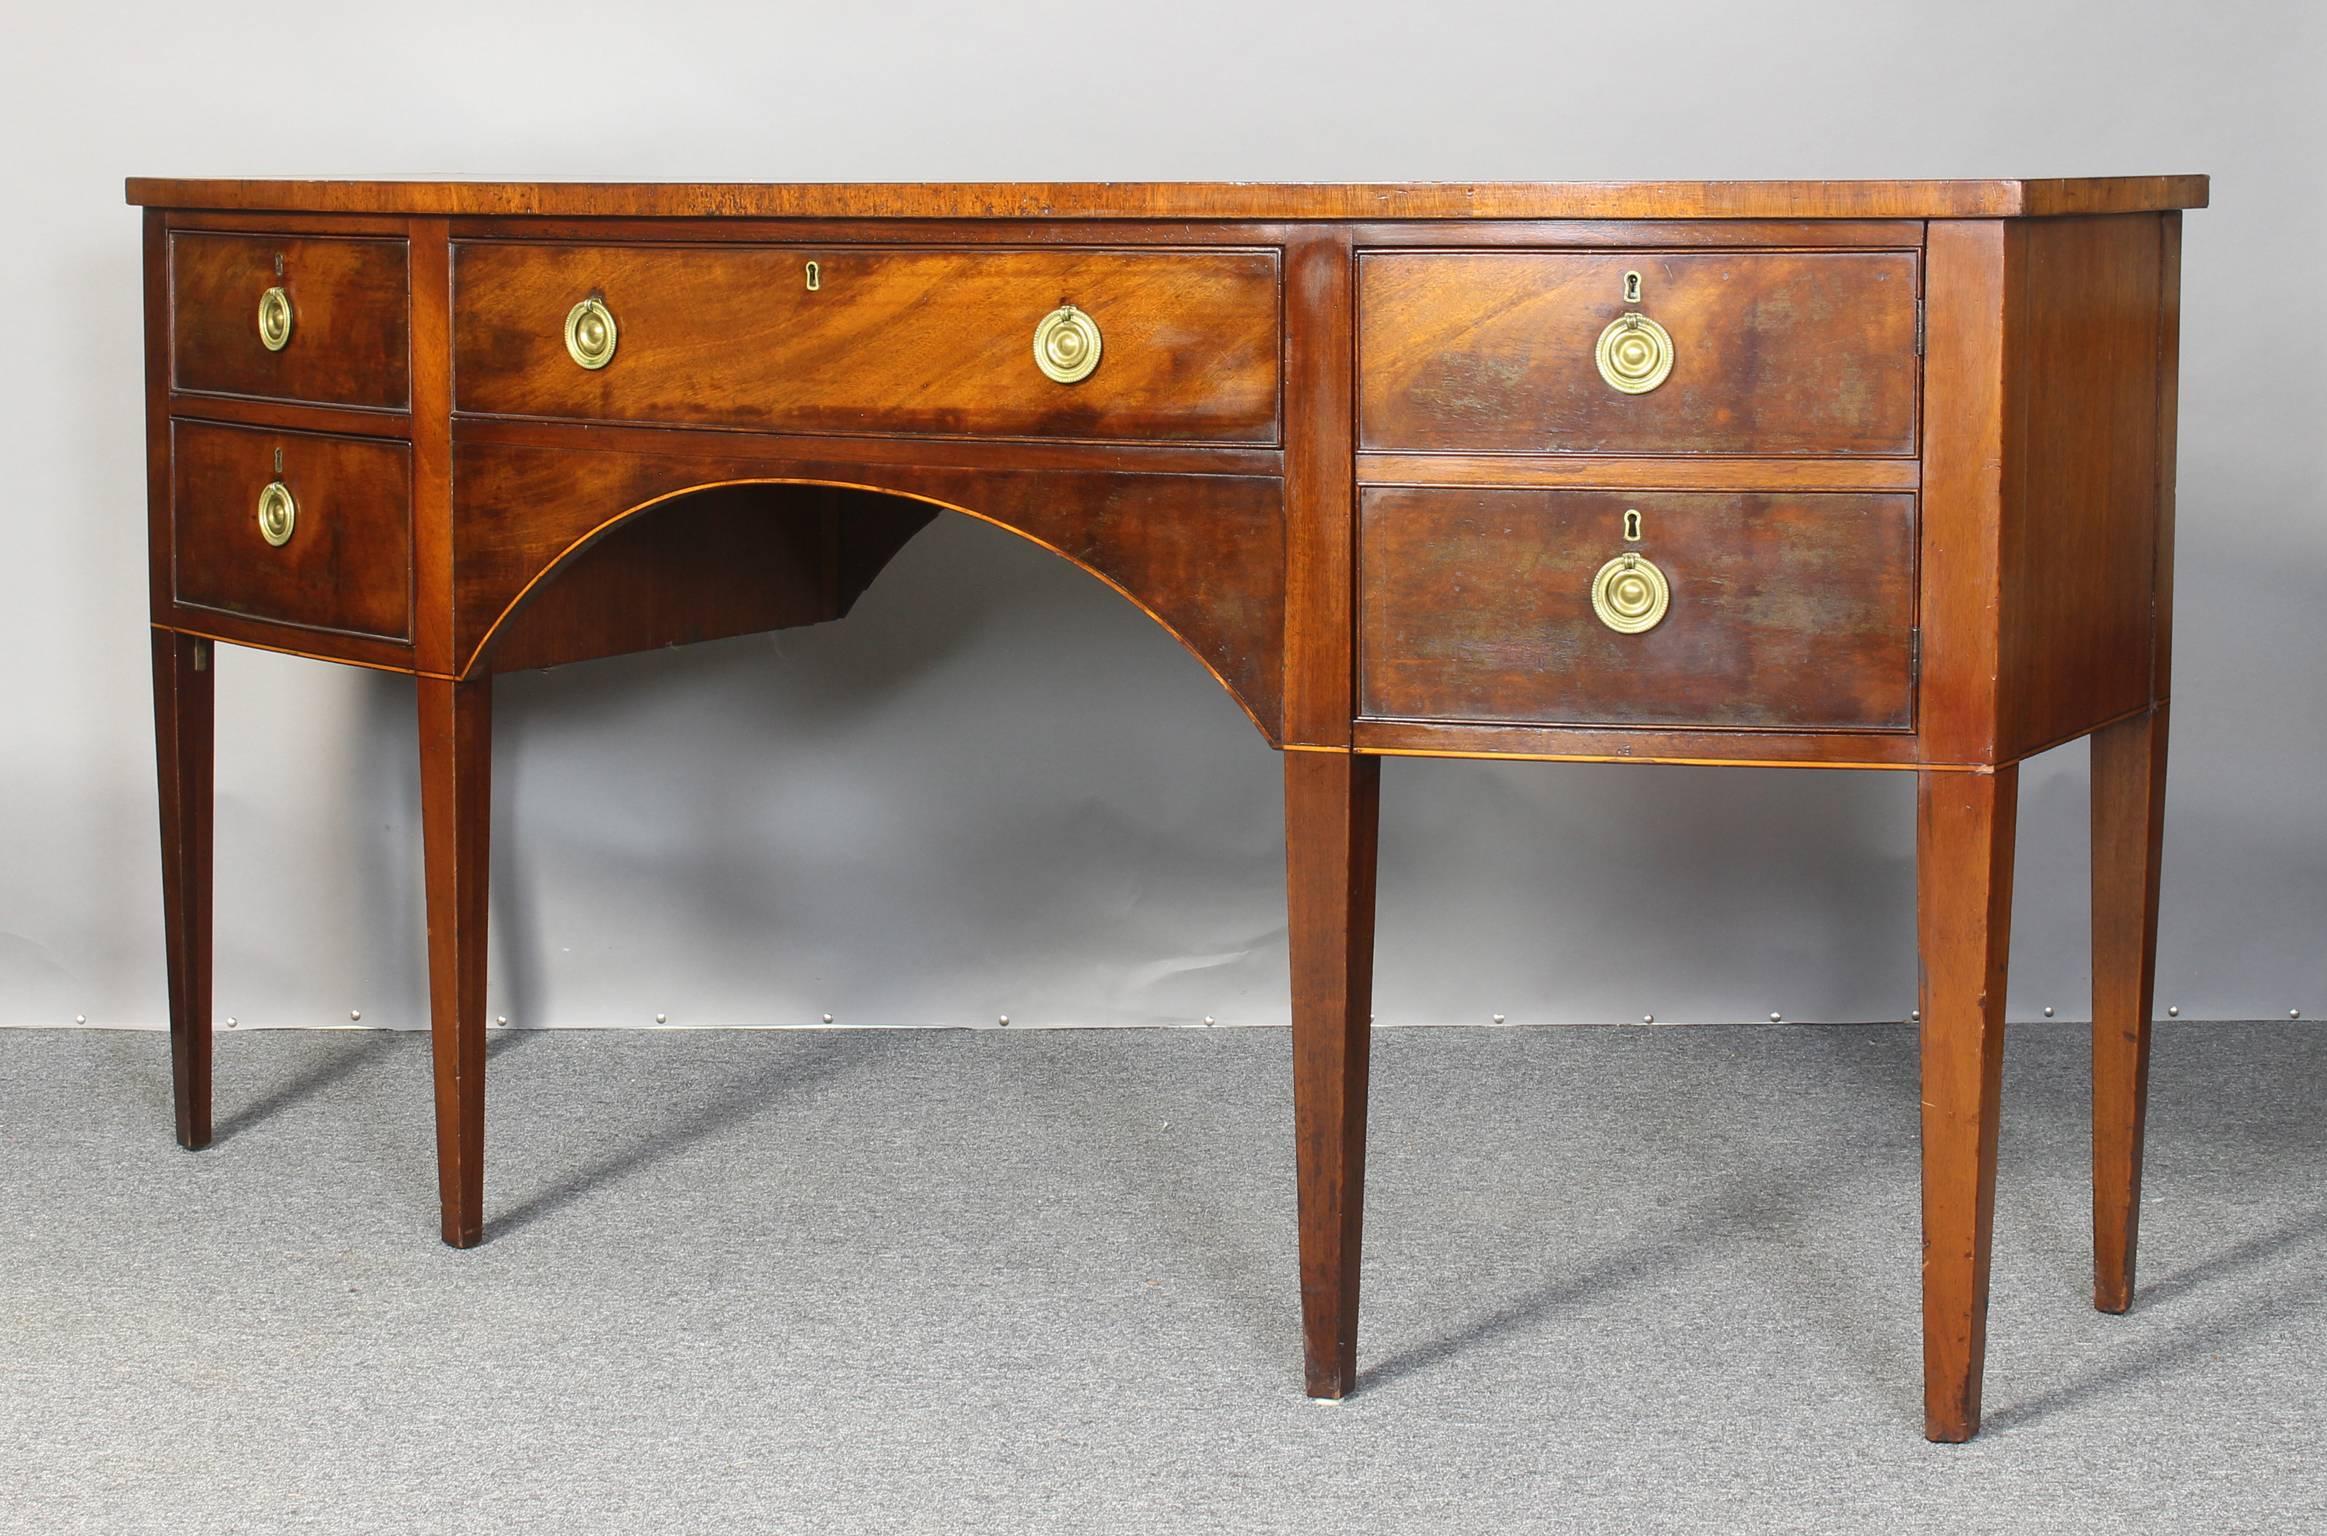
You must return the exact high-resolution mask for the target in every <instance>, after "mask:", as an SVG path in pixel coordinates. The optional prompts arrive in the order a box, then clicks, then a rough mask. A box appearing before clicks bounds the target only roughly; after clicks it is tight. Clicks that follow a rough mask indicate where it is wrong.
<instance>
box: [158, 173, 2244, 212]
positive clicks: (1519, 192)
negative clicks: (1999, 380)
mask: <svg viewBox="0 0 2327 1536" xmlns="http://www.w3.org/2000/svg"><path fill="white" fill-rule="evenodd" d="M126 191H127V195H128V200H129V201H130V202H132V203H135V204H139V205H142V206H150V207H166V208H196V209H199V208H210V209H231V210H253V209H256V210H283V211H286V212H306V213H355V214H380V213H388V214H395V213H404V214H449V215H456V216H458V215H494V216H506V215H526V214H542V215H549V216H554V217H562V218H663V219H669V218H685V219H715V218H827V219H831V218H907V219H934V218H970V219H1562V218H1565V219H1807V218H1845V219H1867V218H1874V219H1942V218H1953V219H1963V218H2008V217H2012V216H2015V215H2032V216H2041V215H2053V214H2069V213H2133V212H2139V211H2146V210H2156V209H2163V208H2203V207H2204V206H2205V205H2206V178H2205V177H2203V176H2094V177H2074V178H2058V179H2051V180H2033V181H2029V180H1998V179H1988V180H1975V181H1486V182H1348V183H1339V184H1334V183H1285V182H1242V181H1209V182H1205V181H1188V182H1155V181H1118V182H826V183H819V182H793V183H782V182H580V181H575V182H559V181H488V180H476V181H290V180H285V181H237V180H218V179H210V178H199V177H197V178H173V177H147V176H132V177H130V178H129V181H128V184H127V188H126Z"/></svg>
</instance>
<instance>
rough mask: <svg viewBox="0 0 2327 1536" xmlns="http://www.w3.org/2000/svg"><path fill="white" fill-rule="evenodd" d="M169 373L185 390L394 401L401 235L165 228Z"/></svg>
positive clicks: (400, 390)
mask: <svg viewBox="0 0 2327 1536" xmlns="http://www.w3.org/2000/svg"><path fill="white" fill-rule="evenodd" d="M170 384H171V387H172V388H174V389H177V390H179V391H181V392H183V393H187V394H204V395H242V396H247V397H250V398H254V399H261V400H294V401H301V402H304V403H307V404H311V405H345V406H358V407H369V408H372V409H375V410H393V411H400V410H404V409H406V408H407V407H408V406H409V405H410V403H411V398H412V294H411V263H410V259H409V254H408V252H407V250H406V247H405V243H404V242H403V241H402V240H380V239H354V238H349V237H345V236H339V235H221V234H209V233H201V232H196V231H190V230H181V231H179V232H178V233H176V234H173V235H172V236H171V237H170Z"/></svg>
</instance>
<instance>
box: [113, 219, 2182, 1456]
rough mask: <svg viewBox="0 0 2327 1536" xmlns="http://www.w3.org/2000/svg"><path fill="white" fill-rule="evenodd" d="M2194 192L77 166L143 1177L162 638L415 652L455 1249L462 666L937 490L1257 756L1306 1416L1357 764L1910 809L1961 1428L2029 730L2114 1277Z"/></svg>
mask: <svg viewBox="0 0 2327 1536" xmlns="http://www.w3.org/2000/svg"><path fill="white" fill-rule="evenodd" d="M2205 199H2206V183H2205V180H2204V178H2202V177H2194V176H2169V177H2125V178H2108V179H2098V180H2074V181H1913V182H1711V183H1677V182H1649V183H1586V184H1553V183H1540V184H1537V183H1520V184H1509V183H1505V184H1471V185H1452V184H1445V185H1363V186H1359V185H1350V186H1263V185H1245V184H1208V185H1207V184H1188V185H1133V184H1088V185H991V186H975V185H867V186H840V185H833V186H817V185H794V186H785V185H670V186H656V185H578V184H554V183H506V182H426V183H423V182H296V181H165V180H134V181H132V182H130V184H129V200H130V201H131V202H132V203H135V204H138V205H141V206H142V207H143V208H144V209H145V213H144V221H145V223H144V228H145V305H146V370H147V371H146V386H147V402H146V403H147V446H148V461H149V464H150V484H149V491H150V524H149V526H150V530H151V544H150V571H151V584H152V619H153V655H154V706H155V717H154V718H155V732H156V738H157V741H158V746H159V753H160V770H161V771H160V781H161V823H162V846H163V870H164V878H163V895H164V904H165V909H166V913H167V921H168V950H169V979H170V1009H171V1021H170V1022H171V1048H172V1052H173V1061H174V1067H175V1083H176V1094H177V1131H178V1138H179V1140H180V1141H181V1142H183V1143H184V1144H185V1145H186V1146H188V1147H200V1146H203V1145H204V1144H206V1143H207V1142H208V1141H209V1139H210V1133H211V1120H210V1097H211V1095H210V1088H211V923H212V916H211V894H210V884H211V881H210V849H211V800H212V794H211V789H212V758H213V751H212V748H213V736H214V732H213V719H214V715H213V707H212V689H213V678H214V676H215V672H214V667H215V659H216V656H217V652H218V648H219V647H220V646H222V645H242V646H255V647H261V648H265V649H270V650H276V651H284V652H290V653H294V654H298V655H303V656H311V657H315V658H318V659H321V660H327V661H334V662H340V663H343V664H348V665H354V666H361V667H372V668H379V669H383V670H387V671H391V672H397V673H403V674H406V675H409V676H410V677H412V678H413V679H414V682H415V687H416V693H417V697H418V728H419V743H420V762H421V783H422V805H423V821H424V840H425V845H426V884H427V897H428V964H429V978H430V1000H431V1005H432V1009H433V1015H434V1052H435V1057H434V1059H435V1079H436V1106H435V1107H436V1124H437V1148H438V1161H439V1179H440V1193H441V1196H442V1205H443V1235H444V1239H445V1241H447V1242H449V1243H452V1244H454V1245H456V1246H463V1247H465V1246H467V1245H469V1244H472V1243H475V1242H476V1241H478V1239H479V1237H480V1235H481V1234H482V1232H483V1230H484V1220H485V1203H484V1162H483V1151H484V1108H485V1095H484V1080H485V937H486V902H485V884H486V867H487V858H486V848H487V839H488V831H489V829H488V826H487V821H488V807H489V805H490V803H491V796H490V793H489V783H490V778H491V772H492V729H491V720H492V712H491V699H492V680H493V677H494V676H495V674H497V673H501V672H507V671H512V670H518V669H524V668H535V667H548V666H557V665H561V664H564V663H567V662H573V661H582V660H587V659H590V658H593V657H601V656H609V655H614V654H618V653H622V652H629V651H637V650H641V649H646V648H649V647H656V646H666V645H675V644H682V643H686V642H690V641H696V640H705V639H711V638H715V637H720V636H728V635H739V634H747V633H753V632H757V631H764V630H770V629H777V628H782V627H786V626H791V625H800V624H815V623H823V622H826V621H830V620H835V619H839V618H841V617H842V616H844V615H845V614H846V613H847V612H848V611H849V608H850V605H851V604H852V603H854V602H855V600H856V599H857V597H858V596H859V595H860V594H862V593H863V592H864V591H865V589H866V588H867V587H868V586H869V585H870V584H871V583H872V582H873V581H874V580H876V579H877V578H878V577H879V575H880V572H881V569H882V567H883V566H884V565H885V564H886V563H887V562H888V561H889V560H890V559H891V558H892V557H893V556H894V555H895V554H896V553H897V551H898V550H899V549H900V548H901V547H902V546H903V545H904V544H905V543H906V542H907V541H908V540H910V539H911V538H912V537H913V535H914V534H915V533H916V532H918V531H919V530H920V529H921V528H922V527H924V526H925V525H926V524H928V523H929V522H930V521H931V519H933V518H935V517H937V516H939V515H941V514H943V513H957V514H963V515H967V516H971V517H975V518H979V519H982V520H984V521H986V522H988V523H991V524H994V525H996V526H999V527H1001V528H1004V529H1007V530H1009V531H1010V532H1012V533H1015V534H1017V535H1019V536H1021V537H1023V538H1026V539H1028V540H1031V541H1032V542H1034V543H1036V544H1038V545H1040V546H1042V547H1043V548H1046V549H1048V550H1050V551H1052V552H1054V553H1055V554H1058V555H1059V556H1061V557H1063V558H1064V559H1066V560H1068V561H1070V562H1072V563H1073V564H1075V565H1077V566H1079V567H1081V568H1082V569H1083V570H1085V571H1087V572H1089V573H1090V574H1092V575H1094V576H1096V577H1098V578H1099V579H1100V580H1101V581H1103V582H1105V583H1107V584H1108V585H1109V586H1110V587H1112V588H1113V589H1115V591H1117V592H1118V593H1120V594H1121V595H1122V596H1123V597H1125V598H1127V599H1128V600H1129V601H1130V602H1131V603H1133V604H1134V605H1135V606H1137V607H1138V608H1139V609H1140V610H1141V611H1142V612H1144V613H1146V614H1147V615H1148V617H1150V618H1152V619H1153V620H1154V621H1155V622H1156V623H1158V624H1160V625H1162V626H1163V627H1164V628H1165V629H1166V630H1167V631H1169V632H1170V633H1171V634H1172V636H1173V637H1174V638H1176V639H1177V640H1178V641H1179V642H1180V644H1182V645H1183V646H1185V647H1186V648H1187V650H1188V652H1189V653H1190V654H1191V655H1193V656H1194V657H1195V658H1196V660H1197V661H1198V662H1200V663H1201V664H1202V665H1203V666H1204V667H1205V668H1206V669H1207V670H1209V671H1210V672H1211V674H1212V675H1213V677H1214V678H1216V679H1217V680H1218V682H1219V683H1220V685H1221V687H1223V688H1224V689H1226V690H1227V692H1228V693H1229V695H1230V696H1231V697H1232V698H1233V699H1235V701H1236V702H1237V704H1238V705H1240V706H1241V707H1242V708H1243V710H1244V712H1245V713H1246V714H1247V715H1248V716H1250V718H1251V720H1252V723H1253V725H1254V727H1255V728H1256V729H1257V730H1258V731H1259V732H1260V733H1261V734H1262V735H1263V736H1265V737H1266V738H1267V739H1268V741H1269V742H1270V744H1271V745H1272V746H1275V747H1278V748H1280V749H1282V753H1283V767H1284V789H1285V841H1286V854H1287V869H1288V875H1287V891H1288V900H1289V906H1290V928H1291V952H1292V953H1291V964H1292V978H1293V1034H1294V1045H1293V1056H1294V1083H1293V1106H1294V1115H1295V1120H1296V1126H1297V1134H1296V1145H1297V1148H1298V1163H1299V1167H1298V1175H1299V1223H1300V1284H1301V1305H1302V1314H1303V1319H1304V1329H1305V1334H1306V1340H1305V1342H1306V1356H1307V1384H1308V1389H1309V1391H1310V1392H1311V1393H1312V1394H1315V1395H1319V1396H1327V1397H1332V1396H1339V1395H1341V1394H1342V1393H1344V1392H1346V1391H1348V1390H1349V1389H1350V1388H1351V1387H1352V1385H1353V1384H1354V1383H1355V1380H1356V1368H1357V1367H1356V1362H1357V1354H1356V1347H1357V1292H1358V1283H1357V1281H1358V1237H1359V1225H1360V1216H1361V1212H1362V1209H1363V1204H1364V1200H1363V1170H1364V1154H1365V1109H1366V1060H1367V1042H1368V1035H1369V1022H1370V1018H1369V1011H1368V1010H1369V990H1370V985H1371V976H1370V972H1371V966H1372V947H1373V916H1374V914H1373V906H1374V901H1373V896H1374V848H1375V828H1376V821H1377V806H1378V786H1379V782H1380V780H1379V769H1380V764H1381V760H1382V759H1383V758H1384V757H1387V756H1401V755H1404V756H1417V757H1487V758H1522V759H1528V760H1535V761H1541V762H1546V763H1556V762H1563V761H1589V762H1642V763H1657V762H1663V763H1700V764H1735V765H1740V766H1772V767H1775V766H1792V767H1803V768H1827V769H1852V770H1862V771H1870V772H1882V771H1891V772H1902V773H1910V774H1913V775H1914V776H1915V779H1916V783H1917V786H1918V791H1917V823H1916V826H1917V838H1916V843H1917V868H1918V873H1917V902H1918V914H1919V916H1918V922H1919V930H1920V941H1921V949H1922V961H1923V967H1922V988H1921V1010H1920V1015H1919V1017H1920V1022H1921V1031H1922V1033H1921V1052H1922V1070H1923V1111H1922V1115H1923V1186H1922V1188H1923V1229H1924V1266H1923V1276H1924V1303H1923V1331H1924V1340H1925V1344H1924V1363H1925V1393H1926V1407H1927V1431H1928V1433H1929V1434H1930V1435H1931V1436H1932V1438H1934V1439H1943V1440H1961V1439H1964V1438H1967V1437H1968V1436H1970V1435H1971V1434H1972V1433H1973V1432H1974V1430H1975V1429H1976V1428H1977V1426H1978V1422H1979V1409H1980V1379H1981V1362H1982V1358H1983V1354H1984V1348H1985V1327H1986V1315H1987V1290H1988V1254H1989V1235H1990V1228H1991V1216H1992V1211H1993V1194H1994V1186H1995V1153H1996V1128H1997V1108H1998V1094H1999V1078H2000V1073H2001V1062H2002V1046H2003V1032H2004V1011H2003V1010H2004V990H2005V989H2004V981H2005V958H2006V945H2007V937H2008V932H2009V928H2010V912H2011V892H2012V844H2013V813H2014V793H2015V786H2016V775H2017V764H2018V763H2019V762H2020V761H2021V759H2023V758H2025V757H2027V756H2029V755H2030V754H2032V753H2035V752H2039V751H2042V750H2044V749H2045V748H2048V747H2052V746H2055V745H2058V744H2060V743H2062V742H2065V741H2068V740H2071V739H2072V738H2075V737H2079V736H2090V737H2091V738H2092V760H2093V951H2094V954H2093V973H2094V1025H2093V1071H2094V1096H2093V1156H2094V1161H2093V1198H2094V1214H2093V1233H2094V1274H2095V1300H2096V1302H2097V1304H2098V1305H2099V1306H2100V1307H2102V1308H2103V1309H2104V1310H2110V1311H2122V1310H2123V1309H2124V1308H2125V1307H2126V1306H2127V1305H2128V1304H2129V1302H2130V1299H2131V1296H2132V1289H2133V1263H2134V1238H2135V1229H2136V1224H2137V1219H2138V1215H2139V1193H2140V1173H2141V1141H2142V1116H2143V1100H2144V1091H2145V1082H2146V1077H2147V1070H2148V1051H2149V1020H2150V1011H2151V993H2152V971H2153V956H2154V952H2155V935H2156V918H2157V890H2158V848H2159V835H2160V827H2161V817H2162V806H2163V791H2164V783H2165V757H2166V705H2167V697H2168V693H2169V689H2168V678H2169V671H2170V667H2169V662H2170V654H2171V653H2170V638H2171V628H2170V616H2171V606H2172V592H2173V576H2172V573H2173V564H2172V535H2173V485H2174V406H2175V371H2176V369H2175V361H2176V348H2177V325H2178V321H2177V313H2178V290H2179V284H2180V254H2179V253H2180V240H2181V214H2180V211H2179V210H2182V209H2185V208H2193V207H2200V206H2203V204H2204V202H2205ZM1545 771H1547V772H1548V771H1552V770H1549V769H1546V770H1545ZM1804 1326H1806V1327H1807V1326H1815V1324H1814V1322H1813V1321H1811V1320H1805V1324H1804Z"/></svg>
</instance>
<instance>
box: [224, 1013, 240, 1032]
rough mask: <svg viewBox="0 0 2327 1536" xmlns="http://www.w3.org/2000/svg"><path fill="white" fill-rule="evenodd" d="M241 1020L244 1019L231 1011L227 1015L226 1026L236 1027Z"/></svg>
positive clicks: (229, 1027)
mask: <svg viewBox="0 0 2327 1536" xmlns="http://www.w3.org/2000/svg"><path fill="white" fill-rule="evenodd" d="M241 1022H242V1020H240V1019H238V1018H236V1017H235V1016H234V1015H233V1014H231V1013H230V1014H228V1015H227V1016H226V1027H227V1028H228V1029H232V1028H234V1027H235V1026H236V1025H237V1024H240V1023H241Z"/></svg>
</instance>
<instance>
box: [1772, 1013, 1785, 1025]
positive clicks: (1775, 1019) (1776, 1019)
mask: <svg viewBox="0 0 2327 1536" xmlns="http://www.w3.org/2000/svg"><path fill="white" fill-rule="evenodd" d="M1769 1021H1770V1022H1771V1023H1772V1024H1783V1023H1784V1022H1785V1021H1786V1016H1785V1015H1784V1014H1782V1013H1773V1014H1771V1015H1770V1016H1769Z"/></svg>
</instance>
